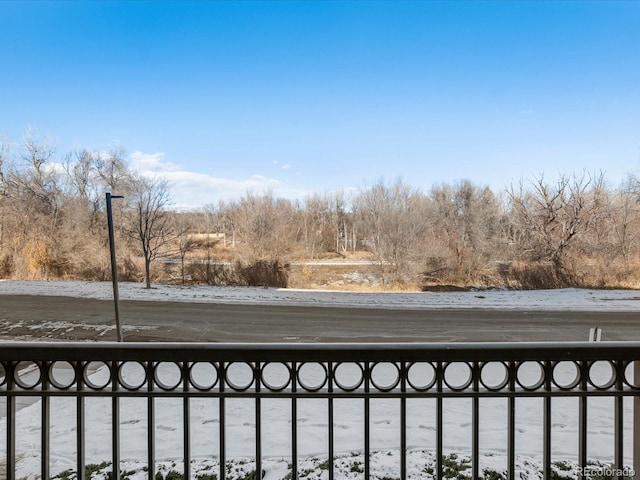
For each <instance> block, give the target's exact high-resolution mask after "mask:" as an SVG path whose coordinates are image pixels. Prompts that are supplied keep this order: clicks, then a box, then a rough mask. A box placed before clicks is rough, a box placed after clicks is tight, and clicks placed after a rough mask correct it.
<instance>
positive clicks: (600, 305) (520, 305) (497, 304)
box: [0, 280, 640, 312]
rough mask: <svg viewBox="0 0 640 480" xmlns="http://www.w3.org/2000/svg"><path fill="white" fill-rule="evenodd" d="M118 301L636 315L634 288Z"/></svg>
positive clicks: (638, 304) (187, 294)
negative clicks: (629, 312)
mask: <svg viewBox="0 0 640 480" xmlns="http://www.w3.org/2000/svg"><path fill="white" fill-rule="evenodd" d="M119 293H120V298H121V299H122V300H141V301H171V302H192V303H194V302H195V303H223V304H246V305H265V304H267V305H296V306H334V307H357V308H389V309H393V308H403V309H478V308H481V309H502V310H504V309H519V310H547V311H553V310H573V311H603V312H605V311H639V310H640V292H638V291H635V290H593V289H577V288H568V289H559V290H478V291H469V292H424V293H423V292H408V293H404V292H403V293H398V292H388V293H387V292H375V293H368V292H343V291H328V290H325V291H320V290H295V289H281V288H261V287H229V286H227V287H212V286H208V285H192V286H187V287H182V286H176V285H154V286H153V287H152V288H151V289H146V288H145V287H144V285H143V284H141V283H126V282H123V283H120V284H119ZM1 295H42V296H65V297H77V298H93V299H100V300H109V299H111V298H113V291H112V287H111V283H110V282H80V281H21V280H0V296H1Z"/></svg>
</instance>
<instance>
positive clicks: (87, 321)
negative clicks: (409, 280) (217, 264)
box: [0, 295, 640, 342]
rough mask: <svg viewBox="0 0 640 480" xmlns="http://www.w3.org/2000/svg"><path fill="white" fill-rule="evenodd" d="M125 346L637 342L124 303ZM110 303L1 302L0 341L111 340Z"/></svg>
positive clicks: (556, 316)
mask: <svg viewBox="0 0 640 480" xmlns="http://www.w3.org/2000/svg"><path fill="white" fill-rule="evenodd" d="M120 312H121V319H122V324H123V327H124V337H125V341H143V342H145V341H171V342H490V341H496V342H499V341H584V340H587V339H588V335H589V329H590V328H591V327H601V328H602V330H603V334H602V340H609V341H613V340H640V315H639V314H638V313H634V312H605V313H603V312H573V311H533V310H532V311H520V310H518V311H515V310H491V309H460V310H455V309H442V310H402V309H393V310H391V309H369V308H343V307H338V308H336V307H315V306H314V307H311V306H305V307H300V306H274V305H237V304H214V303H183V302H149V301H122V302H121V304H120ZM115 338H116V334H115V328H114V314H113V303H112V302H111V301H106V300H93V299H82V298H70V297H49V296H46V297H45V296H28V295H16V296H4V295H3V296H0V339H1V340H4V341H12V340H14V341H18V340H64V341H75V340H82V341H114V340H115Z"/></svg>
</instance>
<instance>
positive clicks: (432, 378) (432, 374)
mask: <svg viewBox="0 0 640 480" xmlns="http://www.w3.org/2000/svg"><path fill="white" fill-rule="evenodd" d="M436 380H437V378H436V369H435V367H434V366H433V365H432V364H431V363H428V362H416V363H412V364H411V365H409V373H408V374H407V382H409V385H411V388H413V389H414V390H417V391H419V392H425V391H427V390H429V389H430V388H432V387H433V386H434V385H435V384H436Z"/></svg>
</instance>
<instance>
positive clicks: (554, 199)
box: [507, 173, 604, 283]
mask: <svg viewBox="0 0 640 480" xmlns="http://www.w3.org/2000/svg"><path fill="white" fill-rule="evenodd" d="M603 181H604V180H603V176H602V174H600V175H597V176H591V175H587V174H585V173H583V174H581V175H576V174H573V175H561V176H560V177H559V178H558V180H557V181H556V182H555V183H554V184H549V183H547V182H546V181H545V180H544V178H543V177H542V176H540V177H538V178H536V179H535V180H534V181H532V182H531V189H530V190H526V189H525V188H524V185H523V183H522V182H521V183H520V186H519V188H517V189H516V188H514V187H513V186H512V187H511V188H510V189H509V190H508V192H507V194H508V197H509V202H510V207H511V213H512V218H513V222H514V225H515V228H516V229H518V230H519V231H520V232H521V233H520V235H519V236H518V238H519V241H520V244H521V247H522V248H523V249H524V251H525V253H526V255H527V256H528V257H529V258H530V259H532V260H534V261H535V260H537V261H546V262H549V263H550V264H551V265H552V267H553V270H554V272H555V274H556V276H557V278H558V279H559V280H560V281H561V282H564V283H572V279H571V271H570V269H569V268H568V265H567V252H568V248H569V247H570V246H571V245H573V244H574V243H575V240H576V238H578V237H579V236H580V235H581V234H583V233H584V232H585V231H587V230H588V229H589V228H590V227H591V225H592V222H593V220H594V218H595V217H596V214H597V212H598V209H599V207H600V205H601V202H600V197H599V195H598V192H599V191H600V190H601V188H600V187H601V185H602V183H603Z"/></svg>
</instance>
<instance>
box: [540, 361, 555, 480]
mask: <svg viewBox="0 0 640 480" xmlns="http://www.w3.org/2000/svg"><path fill="white" fill-rule="evenodd" d="M543 372H544V389H545V392H546V393H547V395H546V396H545V397H544V399H543V401H544V407H543V415H542V416H543V419H542V422H543V432H544V433H543V449H542V477H543V478H551V396H550V393H551V380H552V377H553V365H552V364H551V362H549V361H546V362H545V363H544V369H543Z"/></svg>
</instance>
